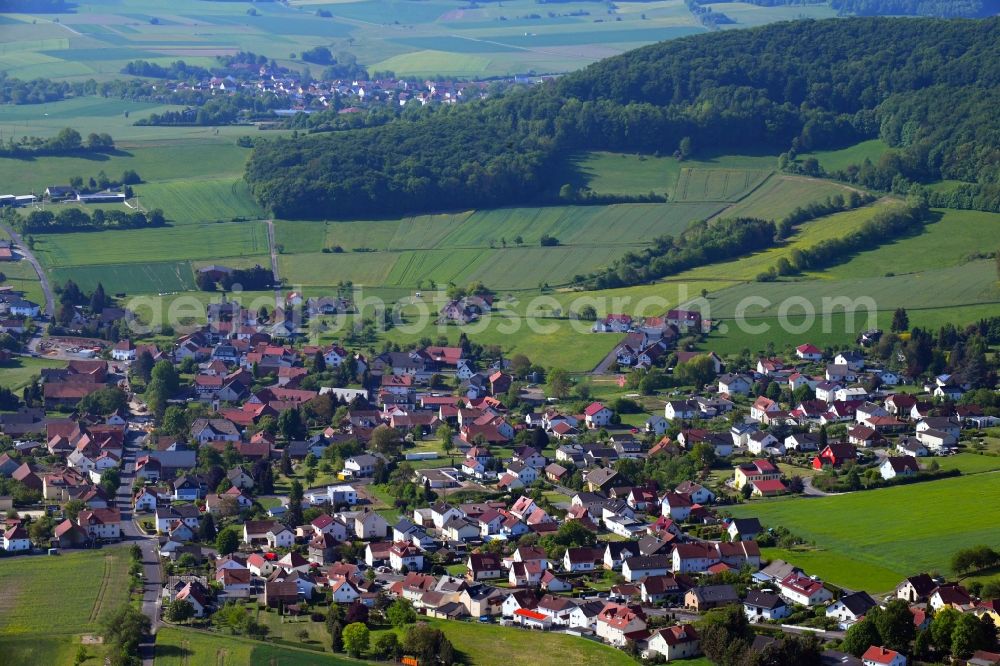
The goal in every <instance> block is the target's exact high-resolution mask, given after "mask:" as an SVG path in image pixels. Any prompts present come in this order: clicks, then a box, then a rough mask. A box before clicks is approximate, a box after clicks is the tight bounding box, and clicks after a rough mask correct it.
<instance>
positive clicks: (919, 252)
mask: <svg viewBox="0 0 1000 666" xmlns="http://www.w3.org/2000/svg"><path fill="white" fill-rule="evenodd" d="M935 212H936V213H938V214H939V215H940V218H939V219H938V220H936V221H934V222H932V223H930V224H927V225H925V226H924V228H923V232H922V233H920V234H916V235H911V236H905V237H902V238H898V239H896V240H894V241H891V242H888V243H885V244H883V245H880V246H879V247H877V248H875V249H873V250H870V251H867V252H860V253H858V254H856V255H854V256H853V257H851V258H850V260H849V261H846V262H844V263H841V264H837V265H836V266H831V267H830V268H828V269H826V270H824V271H822V272H820V273H818V274H817V275H818V276H820V277H832V278H837V279H847V278H852V277H877V276H883V275H887V274H889V273H893V274H895V275H903V274H906V273H921V272H924V271H926V270H928V269H933V268H942V267H946V266H954V265H957V264H960V263H962V262H964V261H966V260H967V259H968V258H969V257H971V256H975V255H977V254H979V253H981V252H988V251H989V247H984V244H986V243H988V240H987V239H990V238H1000V214H998V213H983V212H979V211H972V210H944V209H939V210H936V211H935Z"/></svg>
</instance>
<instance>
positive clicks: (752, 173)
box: [674, 167, 771, 202]
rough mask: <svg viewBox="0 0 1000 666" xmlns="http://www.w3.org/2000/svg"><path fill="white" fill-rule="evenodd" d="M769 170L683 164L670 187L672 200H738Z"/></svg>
mask: <svg viewBox="0 0 1000 666" xmlns="http://www.w3.org/2000/svg"><path fill="white" fill-rule="evenodd" d="M770 174H771V172H770V171H769V170H765V169H699V168H693V167H685V168H683V169H681V175H680V178H679V179H678V180H677V186H676V187H675V190H674V200H675V201H726V202H733V201H739V200H740V199H742V198H743V197H744V196H746V194H747V193H748V192H751V191H753V190H754V189H755V188H757V187H759V186H760V184H761V183H763V182H764V179H765V178H767V177H768V176H769V175H770Z"/></svg>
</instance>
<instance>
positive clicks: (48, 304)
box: [0, 224, 56, 317]
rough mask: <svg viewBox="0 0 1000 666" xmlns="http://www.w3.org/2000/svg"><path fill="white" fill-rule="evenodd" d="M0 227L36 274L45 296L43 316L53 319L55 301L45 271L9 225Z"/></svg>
mask: <svg viewBox="0 0 1000 666" xmlns="http://www.w3.org/2000/svg"><path fill="white" fill-rule="evenodd" d="M0 226H2V227H3V230H4V231H6V232H7V233H8V234H9V235H10V237H11V239H12V240H13V241H14V245H16V246H17V249H18V251H20V253H21V254H22V255H23V256H24V258H25V259H27V260H28V263H30V264H31V265H32V267H33V268H34V269H35V272H36V273H38V280H39V282H41V283H42V292H43V293H44V294H45V314H46V315H47V316H48V317H54V316H55V314H56V299H55V297H54V296H53V295H52V287H51V286H50V285H49V278H48V277H46V276H45V271H43V270H42V265H41V264H40V263H38V259H36V258H35V255H34V254H32V252H31V250H29V249H28V246H27V245H26V244H25V243H24V242H23V241H22V240H21V235H20V234H19V233H17V232H16V231H14V229H12V228H11V226H10V225H9V224H4V225H0Z"/></svg>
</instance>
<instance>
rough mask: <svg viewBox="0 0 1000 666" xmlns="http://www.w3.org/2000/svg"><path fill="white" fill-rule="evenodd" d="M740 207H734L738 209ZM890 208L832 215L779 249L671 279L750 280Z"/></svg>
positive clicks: (882, 203) (808, 224)
mask: <svg viewBox="0 0 1000 666" xmlns="http://www.w3.org/2000/svg"><path fill="white" fill-rule="evenodd" d="M739 205H740V204H737V206H739ZM891 205H896V202H894V201H892V200H888V199H884V200H882V201H878V202H876V203H875V204H873V205H871V206H865V207H863V208H856V209H854V210H849V211H844V212H842V213H834V214H833V215H827V216H825V217H821V218H817V219H815V220H809V221H808V222H803V223H802V224H800V225H799V226H798V227H796V229H795V232H794V233H793V234H792V235H791V236H789V237H788V239H787V240H786V241H785V242H784V243H782V244H781V245H778V246H776V247H772V248H768V249H766V250H762V251H760V252H756V253H754V254H751V255H747V256H743V257H740V258H738V259H733V260H731V261H724V262H719V263H715V264H709V265H707V266H699V267H697V268H692V269H691V270H688V271H684V272H683V273H679V274H678V275H676V276H674V279H676V280H689V281H697V280H704V279H720V278H723V279H728V280H753V279H755V278H756V277H757V275H759V274H760V273H763V272H765V271H767V269H769V268H770V267H771V266H774V265H775V263H776V262H777V261H778V259H780V258H782V257H784V258H786V259H787V258H789V257H790V256H791V254H792V251H793V250H795V249H797V248H801V249H804V248H808V247H812V246H813V245H816V244H818V243H820V242H822V241H824V240H827V239H830V238H840V237H842V236H846V235H848V234H850V233H852V232H854V231H856V230H858V229H859V228H860V227H861V226H862V225H863V224H864V223H865V222H867V221H868V220H870V219H872V218H873V217H874V216H875V215H876V214H877V213H878V212H879V211H880V210H882V209H884V208H885V207H887V206H891Z"/></svg>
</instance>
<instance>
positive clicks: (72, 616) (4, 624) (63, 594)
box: [0, 548, 128, 666]
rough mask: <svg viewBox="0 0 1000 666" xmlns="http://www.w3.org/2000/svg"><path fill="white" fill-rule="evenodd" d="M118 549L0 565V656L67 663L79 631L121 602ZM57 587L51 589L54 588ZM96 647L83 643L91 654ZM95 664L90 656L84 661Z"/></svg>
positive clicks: (124, 593)
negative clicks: (89, 646) (0, 591)
mask: <svg viewBox="0 0 1000 666" xmlns="http://www.w3.org/2000/svg"><path fill="white" fill-rule="evenodd" d="M127 558H128V555H127V552H126V550H125V549H124V548H106V549H103V550H94V551H80V552H69V551H67V552H64V553H63V554H61V555H60V556H59V557H45V556H36V557H20V558H15V559H10V560H5V561H4V563H3V566H0V590H3V594H0V654H2V655H3V656H2V657H0V661H3V663H6V664H26V665H36V664H37V665H38V666H42V665H45V666H48V665H50V664H52V665H58V666H69V665H70V664H72V663H73V657H74V655H75V653H76V650H77V646H78V645H79V638H78V637H79V635H80V634H84V633H91V632H95V631H97V630H98V628H99V624H100V619H101V617H102V615H103V614H104V613H106V612H108V611H109V610H111V609H113V608H116V607H117V606H120V605H121V604H123V603H125V602H126V601H127V597H128V589H127V581H128V579H127V577H126V576H124V575H122V573H121V572H122V571H124V569H125V567H126V564H127ZM56 591H57V592H56ZM101 651H102V648H101V647H100V646H94V647H91V648H89V653H90V654H91V656H92V657H93V656H94V655H97V654H100V653H101ZM85 663H87V664H96V663H99V661H98V660H97V659H96V658H93V659H91V660H88V661H87V662H85Z"/></svg>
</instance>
